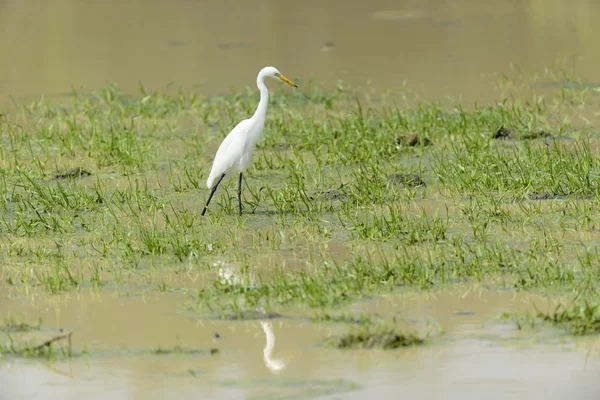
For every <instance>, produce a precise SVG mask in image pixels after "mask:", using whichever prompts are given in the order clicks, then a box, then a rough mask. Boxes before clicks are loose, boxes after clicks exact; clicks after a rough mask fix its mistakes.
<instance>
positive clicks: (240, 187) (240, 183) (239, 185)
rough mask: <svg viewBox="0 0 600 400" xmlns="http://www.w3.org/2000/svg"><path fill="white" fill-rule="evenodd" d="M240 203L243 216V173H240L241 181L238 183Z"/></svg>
mask: <svg viewBox="0 0 600 400" xmlns="http://www.w3.org/2000/svg"><path fill="white" fill-rule="evenodd" d="M238 203H240V215H242V173H241V172H240V180H239V182H238Z"/></svg>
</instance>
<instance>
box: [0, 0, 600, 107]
mask: <svg viewBox="0 0 600 400" xmlns="http://www.w3.org/2000/svg"><path fill="white" fill-rule="evenodd" d="M599 15H600V3H598V2H597V1H594V0H573V1H569V2H566V1H563V0H545V1H540V0H508V1H502V2H498V1H492V0H484V1H477V2H474V1H468V0H429V1H416V0H412V1H411V0H402V1H389V0H372V1H368V2H347V1H342V0H334V1H327V2H323V1H319V0H308V1H302V2H286V3H285V4H283V3H281V2H277V1H269V0H259V1H254V2H244V1H219V2H190V1H185V0H174V1H155V2H147V1H141V0H129V1H123V2H82V1H78V0H65V1H61V2H60V3H57V4H54V3H52V4H51V3H46V2H40V1H27V2H23V1H18V0H0V54H2V60H1V61H0V104H2V103H4V104H6V102H7V101H8V99H9V96H10V97H13V98H16V99H17V100H18V101H27V100H31V99H33V98H37V97H38V96H40V95H47V96H57V95H60V94H61V93H66V92H69V91H70V90H71V88H79V87H81V86H86V87H89V88H97V87H100V86H102V85H104V84H105V82H107V81H114V82H117V83H118V84H120V85H121V86H122V87H123V88H125V89H126V90H127V91H136V90H137V88H138V86H139V82H142V83H143V84H144V85H145V86H146V87H148V88H164V87H165V86H166V85H167V84H169V83H174V84H175V85H176V86H178V87H179V86H182V87H191V86H193V85H202V86H203V90H204V91H205V92H207V93H223V92H229V91H230V90H233V89H235V90H239V89H240V88H242V87H244V86H246V85H251V86H253V85H254V80H255V76H256V73H257V71H258V69H259V68H261V67H262V66H264V65H267V64H273V65H276V66H278V67H279V68H280V69H281V70H282V71H283V72H284V73H285V74H287V75H288V76H290V77H292V78H293V77H302V78H303V79H304V80H306V79H308V78H310V77H315V78H316V79H317V81H319V82H330V83H331V84H332V85H333V84H334V82H337V80H338V79H343V80H344V81H346V82H348V83H349V84H351V85H363V84H365V83H366V82H368V81H370V82H371V83H372V85H373V86H374V87H376V88H392V89H397V88H399V87H400V86H401V84H402V81H404V80H406V81H408V82H409V84H410V87H411V88H413V89H415V90H416V91H417V92H418V93H420V94H421V95H422V96H423V97H427V98H436V99H437V98H440V97H442V96H446V95H449V96H452V97H459V96H462V97H463V99H465V100H469V101H473V100H479V101H482V100H490V99H494V98H495V96H496V93H493V92H492V91H491V83H490V80H489V79H487V78H486V75H489V74H494V73H499V72H506V71H508V68H509V64H510V63H514V64H516V65H518V66H519V67H520V68H521V69H522V70H525V71H540V70H542V69H543V68H544V67H547V66H549V65H550V64H552V63H554V62H555V61H557V60H567V62H566V63H565V64H564V66H565V67H567V68H574V70H575V73H576V74H577V75H578V76H580V77H581V78H583V79H585V80H586V81H588V82H592V83H593V82H596V83H598V82H600V72H598V71H600V70H599V69H598V68H597V66H598V64H600V53H598V51H597V43H596V38H597V37H599V36H600V26H599V25H598V24H596V23H595V21H597V19H598V16H599ZM301 82H302V81H301Z"/></svg>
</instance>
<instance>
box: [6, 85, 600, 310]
mask: <svg viewBox="0 0 600 400" xmlns="http://www.w3.org/2000/svg"><path fill="white" fill-rule="evenodd" d="M560 79H562V78H560ZM517 83H519V82H517ZM521 83H523V82H520V83H519V84H521ZM503 84H504V85H507V82H506V81H504V82H503ZM523 86H527V85H525V83H523ZM513 89H514V88H513ZM588 89H589V88H586V87H583V86H582V87H578V86H571V87H570V88H569V91H568V93H566V92H565V91H564V90H560V91H557V92H556V93H555V96H554V97H552V96H545V97H543V98H542V97H533V98H528V99H527V100H520V99H518V97H514V98H513V97H506V98H503V99H501V100H500V101H498V102H496V103H493V104H486V105H476V106H466V105H464V104H460V103H452V104H441V103H429V102H422V103H418V104H415V105H413V106H411V107H408V106H406V107H405V106H402V107H393V108H392V107H391V105H390V104H381V103H375V102H373V101H369V98H368V96H361V95H360V94H359V92H358V91H351V90H348V89H347V88H345V87H344V86H343V85H342V84H340V85H338V86H337V88H336V89H335V90H330V91H328V90H325V89H323V88H321V87H319V86H318V85H314V84H310V85H307V86H306V87H305V88H303V89H302V91H300V90H299V91H285V90H283V89H281V90H278V91H277V93H275V94H274V96H272V100H271V102H272V104H271V108H270V110H269V114H268V116H267V121H266V127H265V136H264V138H263V139H262V140H261V141H260V142H259V145H258V147H257V149H256V151H255V159H254V163H253V164H252V167H251V168H250V169H249V170H248V173H247V176H248V180H247V181H246V183H247V186H246V187H244V193H243V196H244V199H245V202H246V203H247V206H248V207H247V209H248V210H249V213H248V214H245V215H244V216H242V217H239V216H237V215H235V212H234V211H235V204H236V202H235V200H236V193H235V188H234V186H235V182H234V183H233V184H232V183H231V181H224V184H223V190H220V191H219V192H218V193H217V195H216V198H215V200H214V203H213V205H214V207H211V209H210V213H209V215H208V216H206V217H204V218H202V217H201V216H200V215H199V212H200V208H201V207H200V205H201V204H202V203H203V201H204V200H205V198H206V197H205V196H206V195H207V190H206V189H205V188H204V182H205V180H206V176H207V173H208V170H209V167H210V163H211V160H212V157H213V154H214V151H215V149H216V147H217V146H218V143H219V142H220V140H221V139H222V138H223V137H224V135H225V134H226V133H227V132H228V131H229V130H230V129H231V128H232V126H233V125H234V124H235V123H236V122H237V121H239V120H240V119H242V118H245V117H247V116H248V114H249V113H251V112H252V111H253V109H254V107H255V106H256V102H257V99H256V93H255V92H254V91H252V92H249V93H246V94H238V95H231V96H224V97H223V96H221V97H203V96H199V95H198V94H197V93H195V92H184V91H180V92H177V93H163V92H149V91H147V90H144V89H142V90H141V92H140V94H139V95H138V96H126V95H125V94H124V93H123V92H122V91H121V90H120V89H119V88H118V87H117V86H116V85H108V86H106V87H105V88H103V89H101V90H98V91H93V92H89V93H74V94H73V96H72V98H71V99H70V101H69V103H68V104H52V103H46V102H41V101H38V102H34V103H32V104H29V105H26V106H22V107H18V108H15V109H13V110H10V111H9V112H5V115H4V117H2V120H1V121H0V131H1V133H2V145H1V146H0V214H1V217H0V252H1V253H2V255H3V257H2V264H1V266H0V277H1V278H2V282H3V283H1V284H0V287H1V286H14V287H17V288H27V289H29V288H31V287H39V288H41V289H42V290H44V291H45V292H47V293H49V294H55V293H64V292H72V291H76V290H79V289H81V288H85V287H93V288H97V289H99V290H101V289H102V288H103V287H105V286H109V287H115V286H117V287H118V286H119V285H121V284H140V285H142V286H144V287H152V288H155V289H156V290H157V291H164V292H171V291H176V290H185V291H187V293H188V294H190V299H191V302H192V307H193V308H197V309H199V310H200V311H201V312H208V311H214V312H216V313H219V314H220V315H229V314H230V313H233V314H236V315H244V312H247V311H250V310H254V309H256V308H257V307H263V308H265V309H267V308H269V307H272V308H277V307H279V306H281V305H295V306H298V308H299V309H302V310H304V309H306V308H308V307H314V308H328V307H332V306H336V305H339V304H342V303H351V302H354V301H357V300H358V299H361V298H365V297H367V296H374V295H378V294H380V293H384V292H389V291H393V290H396V289H397V288H398V287H414V288H433V287H437V286H442V285H448V284H452V283H455V282H463V281H469V280H475V281H486V282H490V281H491V282H493V283H499V284H500V285H503V286H505V287H508V288H514V289H518V290H529V289H534V288H551V289H552V290H554V291H561V290H571V289H575V290H576V291H579V292H586V293H587V292H592V291H594V290H595V289H596V288H597V287H598V284H599V283H600V282H599V278H598V274H597V268H596V265H597V264H598V263H599V262H600V255H599V253H598V251H597V244H596V243H598V239H600V237H599V236H598V230H599V227H600V201H599V200H598V199H599V198H600V158H599V155H598V148H599V146H600V141H599V139H598V137H597V135H595V133H594V132H595V131H594V130H593V129H591V128H590V127H589V126H586V125H585V124H583V123H581V122H580V121H586V120H590V121H592V119H593V118H594V112H597V106H598V97H597V96H590V95H589V93H588V91H587V90H588ZM571 121H576V122H573V123H572V122H571ZM590 126H591V125H590ZM499 127H505V128H507V129H511V130H512V131H514V132H515V133H516V135H515V138H513V140H496V139H493V138H492V134H493V133H494V132H497V131H498V130H499ZM532 132H533V133H535V132H547V133H549V134H551V136H547V137H544V138H534V137H528V136H527V135H531V133H532ZM411 135H417V137H422V138H428V139H429V140H430V142H428V144H429V145H424V144H423V145H418V146H409V145H399V144H398V141H397V139H398V138H399V137H409V136H411ZM544 136H546V135H544ZM525 138H528V140H524V139H525ZM529 139H531V140H529ZM59 171H87V172H90V173H91V175H89V176H88V175H87V173H86V174H83V173H81V174H69V175H68V176H64V174H61V173H58V172H59ZM399 176H417V177H419V179H422V181H423V182H426V185H410V184H406V182H405V181H403V180H402V179H404V178H402V179H400V178H397V177H399ZM390 177H396V178H394V179H390ZM399 179H400V180H399ZM531 199H538V200H531ZM217 260H221V261H223V262H227V263H228V262H231V263H236V264H238V265H240V271H242V272H241V274H242V275H243V277H242V278H243V280H244V282H245V283H244V284H235V283H232V282H227V281H223V280H219V279H218V277H217V272H216V271H215V269H214V267H213V264H214V262H215V261H217ZM246 281H247V284H246ZM178 282H184V283H182V284H181V286H184V288H178V287H177V285H179V283H178ZM136 287H137V286H136ZM189 288H193V289H189ZM132 290H134V291H135V289H132ZM159 295H160V294H159ZM310 312H311V313H312V311H310Z"/></svg>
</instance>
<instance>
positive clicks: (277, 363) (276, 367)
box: [260, 321, 285, 374]
mask: <svg viewBox="0 0 600 400" xmlns="http://www.w3.org/2000/svg"><path fill="white" fill-rule="evenodd" d="M260 325H261V326H262V328H263V330H264V331H265V336H266V337H267V343H266V344H265V349H264V350H263V360H264V361H265V365H266V367H267V368H268V369H269V371H271V372H272V373H274V374H278V373H280V372H281V371H283V369H284V368H285V362H284V361H283V360H278V359H273V358H271V356H272V355H273V348H274V347H275V333H274V332H273V326H272V325H271V322H269V321H260Z"/></svg>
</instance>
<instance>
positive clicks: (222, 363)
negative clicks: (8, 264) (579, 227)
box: [0, 287, 600, 399]
mask: <svg viewBox="0 0 600 400" xmlns="http://www.w3.org/2000/svg"><path fill="white" fill-rule="evenodd" d="M557 301H558V300H548V299H545V298H544V297H542V296H538V295H531V294H525V293H513V292H505V291H490V290H483V289H481V288H474V287H463V288H459V289H452V290H445V291H438V292H430V293H417V292H414V291H408V292H406V293H401V294H394V295H388V296H382V297H379V298H376V299H373V300H368V301H364V302H360V303H357V304H355V305H353V306H352V308H351V309H350V310H348V311H350V312H357V313H358V312H361V313H378V314H381V315H387V316H390V315H395V316H396V318H398V319H399V320H401V321H403V324H405V325H406V326H407V327H408V328H411V329H415V330H417V331H419V332H421V333H425V332H426V331H427V330H428V329H433V328H431V326H432V325H431V323H433V324H434V326H435V328H434V329H433V331H434V332H433V334H434V335H436V340H435V341H434V343H433V344H430V345H428V346H424V347H418V348H407V349H400V350H395V351H361V350H352V351H342V350H335V349H330V348H327V347H324V346H323V340H324V339H325V338H326V337H328V336H330V335H335V334H338V333H340V332H342V331H344V330H345V329H347V327H346V326H343V325H341V324H331V323H318V324H317V323H312V322H311V321H309V320H307V319H304V318H299V317H294V316H293V314H290V315H286V313H285V311H282V314H283V318H281V319H271V320H263V321H260V320H246V321H221V320H211V319H206V318H204V317H199V316H198V315H195V314H193V313H191V312H188V311H186V310H185V307H184V305H185V304H186V298H185V296H184V295H180V294H159V293H156V292H149V293H147V294H145V295H139V296H128V295H127V293H125V292H123V293H121V294H117V293H116V292H112V293H111V292H110V291H108V290H104V291H103V292H102V295H101V296H100V295H98V294H94V293H92V292H87V291H81V292H80V293H79V294H72V295H61V296H55V297H52V298H50V299H48V298H47V297H46V298H44V299H41V298H38V299H35V298H34V297H33V296H32V295H31V294H30V295H29V296H22V295H20V294H19V293H17V292H14V293H12V294H9V295H8V296H7V297H6V296H5V297H4V298H3V299H2V302H1V304H2V306H1V307H0V314H2V315H3V316H7V315H27V316H28V318H29V319H33V320H35V319H36V318H42V320H43V321H44V326H45V327H46V328H47V329H58V328H63V329H64V330H65V331H73V332H74V333H73V347H74V349H75V352H77V351H78V350H81V349H82V347H83V346H84V347H85V348H86V349H87V351H88V354H87V355H83V356H81V357H76V358H74V359H73V360H71V361H59V362H53V363H51V364H49V363H45V362H42V361H39V362H37V361H24V360H15V359H12V358H7V359H5V360H4V361H3V362H2V363H1V364H0V384H1V387H2V388H3V393H4V397H2V398H7V399H8V398H10V399H13V398H35V397H36V396H37V395H39V394H40V393H43V394H44V398H46V399H53V398H56V399H76V398H81V396H85V398H106V397H107V396H111V397H112V398H114V399H130V398H148V399H160V398H167V397H170V396H172V395H173V394H174V393H176V394H177V396H178V397H179V396H192V397H209V396H210V397H211V398H315V397H319V398H343V399H353V398H357V399H358V398H364V397H365V396H383V397H389V396H392V395H394V396H398V395H408V396H413V397H414V396H418V397H419V398H428V399H441V398H444V399H447V398H456V399H459V398H475V397H479V396H483V395H485V396H486V397H489V398H493V399H495V398H498V399H499V398H506V395H510V396H511V398H523V399H525V398H552V399H554V398H556V399H559V398H564V397H565V396H567V395H571V396H575V397H576V398H578V399H587V398H589V399H591V398H595V397H594V395H595V394H596V393H597V391H598V390H599V389H600V386H599V384H598V381H597V376H598V374H599V373H600V347H599V346H600V341H599V339H598V338H595V339H583V340H575V339H572V338H570V337H567V336H564V334H561V333H560V331H555V330H553V329H547V328H545V329H543V330H536V329H525V330H523V331H519V330H518V329H517V328H516V325H515V323H514V322H512V321H509V320H503V319H499V318H498V317H499V316H500V315H501V314H502V313H504V312H531V311H535V310H536V309H538V310H544V311H548V310H551V309H553V308H554V307H555V304H556V302H557ZM199 318H203V319H199ZM428 325H429V326H430V327H429V328H428ZM439 328H441V329H443V331H444V334H443V335H442V336H437V335H438V333H436V332H437V330H438V329H439ZM216 334H218V338H217V335H216ZM267 335H269V336H270V338H269V339H267ZM273 338H274V342H273V343H268V340H273ZM177 345H179V346H181V347H182V348H184V349H188V351H191V354H183V355H182V354H177V353H175V354H161V355H157V354H153V353H152V351H153V350H156V349H157V348H162V349H169V348H173V346H177ZM266 347H268V348H266ZM210 349H218V353H217V354H214V355H211V354H210Z"/></svg>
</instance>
